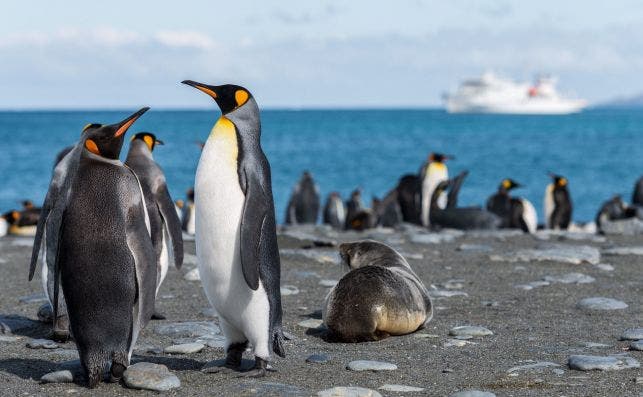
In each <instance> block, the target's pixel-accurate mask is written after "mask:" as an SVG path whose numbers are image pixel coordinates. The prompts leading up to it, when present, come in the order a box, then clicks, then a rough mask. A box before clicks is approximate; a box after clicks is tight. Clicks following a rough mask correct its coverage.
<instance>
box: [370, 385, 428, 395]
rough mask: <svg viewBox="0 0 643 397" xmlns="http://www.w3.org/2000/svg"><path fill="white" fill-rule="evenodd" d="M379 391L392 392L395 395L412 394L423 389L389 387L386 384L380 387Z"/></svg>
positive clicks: (401, 386)
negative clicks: (395, 393)
mask: <svg viewBox="0 0 643 397" xmlns="http://www.w3.org/2000/svg"><path fill="white" fill-rule="evenodd" d="M379 389H380V390H384V391H393V392H397V393H412V392H420V391H424V388H423V387H415V386H406V385H389V384H386V385H384V386H382V387H380V388H379Z"/></svg>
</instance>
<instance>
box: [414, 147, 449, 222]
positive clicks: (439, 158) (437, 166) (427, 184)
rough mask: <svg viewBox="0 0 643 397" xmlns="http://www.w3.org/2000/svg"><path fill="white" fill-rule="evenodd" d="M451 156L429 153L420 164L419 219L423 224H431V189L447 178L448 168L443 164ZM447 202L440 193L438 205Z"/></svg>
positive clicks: (440, 205)
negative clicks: (420, 202) (420, 203)
mask: <svg viewBox="0 0 643 397" xmlns="http://www.w3.org/2000/svg"><path fill="white" fill-rule="evenodd" d="M453 158H454V157H453V156H447V155H445V154H442V153H431V154H430V155H429V158H428V161H427V162H426V163H425V164H424V165H423V166H422V169H421V170H420V181H421V182H422V191H421V192H422V193H421V197H422V211H421V217H422V218H421V219H422V225H423V226H429V225H430V224H431V216H430V213H431V197H432V196H433V190H435V188H436V187H437V186H438V184H439V183H440V182H442V181H446V180H448V179H449V170H448V169H447V166H446V164H445V161H446V160H447V159H453ZM446 204H447V197H446V194H442V195H441V196H440V197H439V198H438V206H439V207H440V208H445V207H446Z"/></svg>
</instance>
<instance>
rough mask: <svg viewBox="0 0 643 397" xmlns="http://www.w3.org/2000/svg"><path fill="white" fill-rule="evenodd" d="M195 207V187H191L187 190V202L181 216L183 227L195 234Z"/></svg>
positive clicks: (187, 231) (184, 229)
mask: <svg viewBox="0 0 643 397" xmlns="http://www.w3.org/2000/svg"><path fill="white" fill-rule="evenodd" d="M194 209H195V207H194V189H193V188H189V189H188V191H187V192H186V197H185V203H184V204H183V216H182V217H181V229H183V231H184V232H186V233H187V234H189V235H191V236H194V233H195V232H196V223H195V210H194Z"/></svg>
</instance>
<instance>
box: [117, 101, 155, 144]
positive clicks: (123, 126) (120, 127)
mask: <svg viewBox="0 0 643 397" xmlns="http://www.w3.org/2000/svg"><path fill="white" fill-rule="evenodd" d="M148 110H150V108H149V107H144V108H142V109H140V110H139V111H137V112H136V113H134V114H133V115H131V116H129V117H128V118H126V119H125V120H123V121H121V122H120V123H117V124H114V127H115V128H116V132H115V133H114V138H118V137H119V136H121V135H123V134H124V133H126V132H127V130H128V129H129V128H130V127H131V126H132V124H134V122H135V121H136V120H137V119H138V118H139V117H141V116H142V115H143V113H145V112H147V111H148Z"/></svg>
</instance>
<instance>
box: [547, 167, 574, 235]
mask: <svg viewBox="0 0 643 397" xmlns="http://www.w3.org/2000/svg"><path fill="white" fill-rule="evenodd" d="M550 177H551V178H552V180H553V182H552V183H550V184H549V185H547V188H546V189H545V198H544V200H543V201H544V207H545V208H544V210H545V225H546V227H547V229H562V230H567V227H568V226H569V223H570V222H571V220H572V209H573V207H572V200H571V198H570V196H569V190H567V178H565V177H563V176H560V175H555V174H551V173H550Z"/></svg>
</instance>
